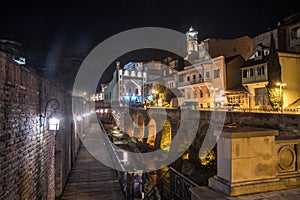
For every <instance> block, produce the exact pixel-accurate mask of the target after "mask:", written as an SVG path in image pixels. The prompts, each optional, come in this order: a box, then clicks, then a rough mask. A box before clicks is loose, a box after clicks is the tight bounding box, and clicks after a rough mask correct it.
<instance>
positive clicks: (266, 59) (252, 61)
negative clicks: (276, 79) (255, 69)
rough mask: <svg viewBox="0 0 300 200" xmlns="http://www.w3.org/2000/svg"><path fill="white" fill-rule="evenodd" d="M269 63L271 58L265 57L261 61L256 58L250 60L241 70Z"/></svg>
mask: <svg viewBox="0 0 300 200" xmlns="http://www.w3.org/2000/svg"><path fill="white" fill-rule="evenodd" d="M268 61H269V56H263V57H262V58H261V59H255V58H253V59H249V60H247V61H246V62H245V63H244V64H242V66H241V68H243V67H249V66H253V65H258V64H262V63H266V62H268Z"/></svg>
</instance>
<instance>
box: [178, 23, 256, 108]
mask: <svg viewBox="0 0 300 200" xmlns="http://www.w3.org/2000/svg"><path fill="white" fill-rule="evenodd" d="M197 34H198V32H197V31H195V30H194V29H193V28H192V27H191V28H190V29H189V31H188V32H187V33H186V36H187V56H186V57H185V59H186V61H187V63H188V65H187V66H186V67H184V69H183V70H182V71H180V72H179V73H178V81H179V83H178V89H180V90H181V91H182V93H183V94H184V96H183V97H182V98H180V99H179V104H180V105H181V104H182V103H183V102H187V101H197V102H198V104H199V107H200V108H221V107H223V106H224V105H225V104H226V103H228V100H227V97H226V94H227V93H226V91H227V90H232V89H235V88H237V87H239V86H240V85H241V77H240V66H241V64H242V63H243V62H244V61H245V59H244V58H247V57H249V56H250V55H251V52H252V49H253V46H252V41H251V38H249V37H247V36H245V37H241V38H237V39H231V40H227V39H211V38H210V39H206V40H203V41H201V42H200V44H199V43H198V41H197V40H198V38H197ZM244 93H245V91H244ZM244 93H243V94H244ZM233 96H235V94H234V95H233ZM231 98H232V97H231ZM241 101H242V100H241Z"/></svg>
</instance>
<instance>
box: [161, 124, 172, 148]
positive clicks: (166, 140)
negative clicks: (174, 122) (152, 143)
mask: <svg viewBox="0 0 300 200" xmlns="http://www.w3.org/2000/svg"><path fill="white" fill-rule="evenodd" d="M171 141H172V130H171V123H170V122H169V121H168V120H165V122H164V125H163V128H162V134H161V140H160V148H161V149H163V150H166V151H169V150H170V144H171Z"/></svg>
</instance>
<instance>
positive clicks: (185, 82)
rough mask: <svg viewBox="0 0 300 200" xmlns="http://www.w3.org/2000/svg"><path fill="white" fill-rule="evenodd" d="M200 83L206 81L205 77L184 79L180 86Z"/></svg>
mask: <svg viewBox="0 0 300 200" xmlns="http://www.w3.org/2000/svg"><path fill="white" fill-rule="evenodd" d="M199 83H204V79H196V80H191V81H183V82H179V83H178V87H183V86H187V85H195V84H199Z"/></svg>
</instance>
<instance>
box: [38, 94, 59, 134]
mask: <svg viewBox="0 0 300 200" xmlns="http://www.w3.org/2000/svg"><path fill="white" fill-rule="evenodd" d="M49 106H50V109H51V113H50V114H48V113H47V111H48V109H49V108H48V107H49ZM59 107H60V104H59V101H58V100H57V99H49V100H48V101H47V103H46V105H45V111H44V116H41V117H42V118H43V120H42V121H41V122H42V125H41V126H45V125H46V123H49V126H48V129H49V130H50V131H57V130H59V119H58V118H57V116H56V110H57V109H58V108H59ZM47 114H48V115H47Z"/></svg>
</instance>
